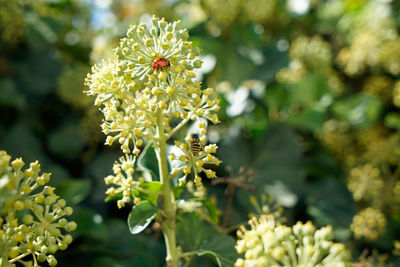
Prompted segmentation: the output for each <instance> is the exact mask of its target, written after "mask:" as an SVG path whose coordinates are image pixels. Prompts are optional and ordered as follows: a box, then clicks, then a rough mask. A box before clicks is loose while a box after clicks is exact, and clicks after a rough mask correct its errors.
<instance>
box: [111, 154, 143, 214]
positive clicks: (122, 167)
mask: <svg viewBox="0 0 400 267" xmlns="http://www.w3.org/2000/svg"><path fill="white" fill-rule="evenodd" d="M135 162H136V156H134V155H125V156H122V157H120V158H119V160H118V161H115V163H114V166H113V172H114V174H113V175H109V176H107V177H106V178H104V181H105V183H106V185H112V187H110V188H108V189H107V191H106V194H107V195H108V198H109V199H118V202H117V205H118V208H122V207H124V206H125V204H126V203H130V202H133V203H135V204H137V203H139V202H140V194H141V193H145V192H144V191H145V189H143V187H145V180H144V178H143V177H139V176H137V175H136V174H135Z"/></svg>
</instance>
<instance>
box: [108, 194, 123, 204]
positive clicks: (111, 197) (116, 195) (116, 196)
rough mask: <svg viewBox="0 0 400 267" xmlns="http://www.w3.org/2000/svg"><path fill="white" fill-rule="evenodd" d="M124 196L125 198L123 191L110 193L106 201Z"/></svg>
mask: <svg viewBox="0 0 400 267" xmlns="http://www.w3.org/2000/svg"><path fill="white" fill-rule="evenodd" d="M122 198H123V192H119V193H117V194H114V195H108V196H107V197H106V199H105V200H104V201H105V202H110V201H115V200H120V199H122Z"/></svg>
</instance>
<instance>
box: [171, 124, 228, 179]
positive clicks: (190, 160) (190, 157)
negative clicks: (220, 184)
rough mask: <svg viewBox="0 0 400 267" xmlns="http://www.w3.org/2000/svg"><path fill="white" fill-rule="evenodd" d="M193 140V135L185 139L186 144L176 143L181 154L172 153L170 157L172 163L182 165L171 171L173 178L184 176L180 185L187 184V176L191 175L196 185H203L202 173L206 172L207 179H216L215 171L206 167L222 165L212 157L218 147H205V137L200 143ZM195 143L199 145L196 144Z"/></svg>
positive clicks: (200, 139) (212, 145)
mask: <svg viewBox="0 0 400 267" xmlns="http://www.w3.org/2000/svg"><path fill="white" fill-rule="evenodd" d="M200 126H201V127H205V126H204V123H201V124H200ZM193 138H194V137H193V136H192V135H189V136H187V137H186V139H185V141H186V142H180V141H176V142H175V147H177V148H178V149H179V150H180V151H181V154H180V155H177V154H175V153H171V154H169V156H168V158H169V160H170V161H174V160H177V161H180V162H181V163H182V166H180V167H178V168H173V169H172V170H171V175H173V176H178V175H181V174H182V173H183V174H184V176H183V177H181V178H180V179H179V183H180V184H185V183H186V179H187V176H188V175H189V174H191V173H193V175H194V182H195V183H196V184H199V183H201V177H200V173H201V172H204V173H205V174H206V176H207V178H210V179H213V178H216V177H217V176H216V173H215V171H213V170H211V169H208V168H206V165H216V166H219V165H220V164H221V161H220V160H219V159H218V158H217V157H216V156H214V155H212V154H214V153H216V152H217V148H218V147H217V145H215V144H210V145H207V146H204V144H205V142H206V139H205V136H203V137H202V138H199V140H198V141H195V140H193ZM193 142H198V143H195V144H194V143H193ZM196 146H197V147H196Z"/></svg>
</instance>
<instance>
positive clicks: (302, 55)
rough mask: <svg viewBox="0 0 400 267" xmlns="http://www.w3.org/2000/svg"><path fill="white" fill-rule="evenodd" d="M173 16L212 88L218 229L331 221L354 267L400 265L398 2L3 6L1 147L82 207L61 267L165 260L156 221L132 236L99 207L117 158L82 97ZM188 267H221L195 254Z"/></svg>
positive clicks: (99, 0)
mask: <svg viewBox="0 0 400 267" xmlns="http://www.w3.org/2000/svg"><path fill="white" fill-rule="evenodd" d="M152 14H155V15H156V16H160V17H165V18H166V19H167V20H169V21H173V20H177V19H180V20H182V23H183V25H184V26H185V27H187V28H188V30H189V32H190V36H191V38H190V39H191V41H192V42H193V44H194V46H199V47H201V48H202V50H203V53H202V59H203V60H204V64H203V67H202V69H201V70H200V71H199V72H198V77H199V79H200V80H201V81H202V83H203V87H204V88H206V87H213V88H216V90H217V92H218V93H219V94H220V98H221V100H222V102H221V103H222V104H221V107H222V108H221V110H220V113H219V116H220V118H221V121H222V123H221V124H219V125H215V126H214V125H211V128H210V130H209V134H208V139H209V140H210V141H211V142H216V143H217V144H218V146H219V154H218V157H219V158H220V159H221V160H222V161H223V164H222V165H223V167H221V168H220V169H218V175H219V176H220V177H222V179H219V180H217V181H216V182H213V183H209V182H207V188H208V194H209V196H210V197H211V199H212V201H214V203H216V205H217V207H218V210H219V213H218V215H219V216H220V224H221V225H222V226H223V227H228V228H229V227H230V228H231V229H232V235H233V236H234V229H235V226H236V225H238V224H242V223H244V222H246V220H247V219H248V218H249V214H250V215H251V214H261V213H263V212H265V211H266V208H267V206H268V205H269V207H270V209H272V210H274V209H276V206H277V205H279V206H280V207H283V208H284V213H283V216H284V217H285V218H286V220H287V223H288V224H291V223H293V222H295V221H297V220H301V221H307V220H312V221H313V222H314V223H316V224H317V225H318V226H323V225H327V224H331V225H332V226H333V227H334V231H335V239H336V240H338V241H341V242H344V243H346V244H347V246H348V247H349V248H350V250H351V252H352V255H353V258H354V259H355V260H357V261H359V266H388V265H389V264H393V265H394V266H400V261H399V260H398V259H397V256H396V255H397V254H398V252H399V251H398V250H399V248H400V244H399V243H397V241H396V240H400V167H399V160H400V134H399V130H400V113H399V107H400V35H399V28H400V1H397V0H285V1H280V0H279V1H278V0H225V1H220V0H193V1H184V0H182V1H179V0H165V1H163V0H148V1H145V0H121V1H111V0H0V118H1V120H0V148H1V149H5V150H7V151H8V153H9V154H11V155H12V156H13V157H23V158H24V160H25V161H26V162H30V161H34V160H39V161H40V162H41V164H42V166H43V170H44V171H50V172H52V183H53V185H54V186H57V193H58V194H60V195H61V196H63V197H64V198H66V199H67V200H68V201H69V203H70V204H72V205H73V206H74V210H75V212H74V215H73V217H74V220H75V221H76V222H77V223H78V230H77V231H76V232H75V241H74V243H73V244H72V245H71V247H70V248H69V249H68V250H67V251H65V252H59V253H58V254H57V255H56V256H57V258H58V261H59V266H164V256H165V251H164V244H163V240H162V235H161V233H160V231H159V228H158V225H157V224H154V225H153V226H152V227H151V228H149V229H148V230H146V231H145V232H144V233H142V234H140V235H137V236H132V235H130V234H128V233H129V231H128V227H127V225H126V218H127V215H128V213H129V208H127V209H122V210H118V209H117V208H116V205H115V203H106V202H105V201H104V198H105V194H104V191H105V188H106V187H105V185H104V182H103V178H104V177H105V176H107V175H108V174H110V173H111V168H112V164H113V162H114V161H115V160H116V159H117V158H118V157H119V156H120V150H119V148H118V147H113V148H109V147H106V146H104V145H103V143H104V141H105V136H104V135H103V134H102V133H101V129H100V126H99V125H100V123H101V120H102V117H101V116H102V115H101V114H100V112H99V111H98V109H97V108H96V107H94V105H93V104H92V102H93V99H91V98H90V97H87V96H85V95H84V94H83V91H84V90H85V86H84V79H85V77H86V74H87V73H88V72H90V66H91V65H93V64H95V63H101V60H102V59H106V58H107V57H108V56H110V55H112V53H113V48H114V47H115V46H116V45H117V44H118V41H119V39H120V38H121V37H123V36H124V35H125V33H126V30H127V28H128V26H129V25H130V24H134V23H138V22H139V21H143V22H150V19H151V17H152ZM191 266H215V263H214V262H213V260H212V259H210V258H207V257H202V258H198V259H196V260H195V261H193V262H192V265H191Z"/></svg>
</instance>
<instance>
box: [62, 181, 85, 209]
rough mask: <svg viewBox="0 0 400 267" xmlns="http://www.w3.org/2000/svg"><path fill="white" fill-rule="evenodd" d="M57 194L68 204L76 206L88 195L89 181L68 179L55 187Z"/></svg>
mask: <svg viewBox="0 0 400 267" xmlns="http://www.w3.org/2000/svg"><path fill="white" fill-rule="evenodd" d="M57 192H58V194H59V195H60V196H61V197H62V198H63V199H65V200H66V201H67V203H68V204H70V205H73V204H78V203H79V202H81V201H82V200H83V199H84V198H85V197H86V196H87V195H88V194H89V192H90V180H88V179H81V180H76V179H68V180H66V181H64V182H61V183H60V184H59V185H58V186H57Z"/></svg>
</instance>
